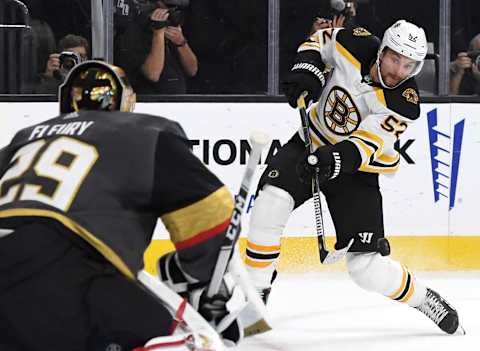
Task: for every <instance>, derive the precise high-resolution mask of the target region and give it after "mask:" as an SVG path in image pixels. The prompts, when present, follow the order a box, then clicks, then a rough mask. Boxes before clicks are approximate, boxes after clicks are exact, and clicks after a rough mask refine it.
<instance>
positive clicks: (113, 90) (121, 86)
mask: <svg viewBox="0 0 480 351" xmlns="http://www.w3.org/2000/svg"><path fill="white" fill-rule="evenodd" d="M59 100H60V113H70V112H74V111H80V110H99V111H124V112H131V111H133V108H134V106H135V101H136V95H135V93H134V91H133V89H132V87H131V86H130V84H129V83H128V79H127V77H126V76H125V72H124V71H123V70H122V69H121V68H120V67H117V66H114V65H110V64H108V63H106V62H103V61H86V62H83V63H81V64H79V65H77V66H75V67H74V68H73V69H72V70H71V71H70V73H69V74H68V76H67V78H66V79H65V82H64V83H63V84H62V85H61V86H60V88H59Z"/></svg>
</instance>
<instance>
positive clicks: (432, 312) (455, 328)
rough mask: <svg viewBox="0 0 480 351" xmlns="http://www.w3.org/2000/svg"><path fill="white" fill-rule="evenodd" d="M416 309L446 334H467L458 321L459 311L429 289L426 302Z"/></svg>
mask: <svg viewBox="0 0 480 351" xmlns="http://www.w3.org/2000/svg"><path fill="white" fill-rule="evenodd" d="M415 308H416V309H417V310H419V311H420V312H422V313H423V314H424V315H426V316H427V317H428V318H430V319H431V320H432V321H433V322H434V323H435V324H436V325H438V327H439V328H440V329H442V330H443V331H444V332H445V333H447V334H459V335H464V334H465V330H464V329H463V327H462V326H461V325H460V323H459V321H458V313H457V311H456V310H455V309H454V308H453V307H452V306H451V305H450V304H449V303H448V302H447V301H446V300H445V299H443V298H442V297H441V296H440V295H439V294H438V293H437V292H436V291H434V290H432V289H429V288H427V295H426V297H425V301H423V303H422V304H421V305H420V306H417V307H415Z"/></svg>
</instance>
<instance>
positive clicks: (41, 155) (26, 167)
mask: <svg viewBox="0 0 480 351" xmlns="http://www.w3.org/2000/svg"><path fill="white" fill-rule="evenodd" d="M62 159H64V160H66V161H64V162H62V161H61V160H62ZM97 159H98V152H97V149H96V148H95V147H94V146H92V145H90V144H87V143H84V142H82V141H79V140H76V139H73V138H69V137H61V138H58V139H55V140H53V141H51V142H50V141H46V140H43V139H40V140H37V141H35V142H33V143H30V144H27V145H25V146H23V147H22V148H20V149H19V150H18V151H17V152H16V153H15V155H14V156H13V158H12V160H11V164H12V166H11V167H10V168H9V169H8V171H7V172H5V174H4V175H3V177H2V179H0V195H1V196H0V205H3V204H6V203H9V202H12V201H15V200H33V201H40V202H43V203H45V204H47V205H50V206H53V207H56V208H58V209H60V210H62V211H65V212H66V211H68V209H69V208H70V205H71V204H72V201H73V200H74V199H75V196H76V195H77V193H78V190H79V188H80V186H81V184H82V183H83V181H84V179H85V177H86V176H87V174H88V173H89V172H90V170H91V168H92V167H93V165H94V164H95V162H96V161H97ZM29 172H33V176H32V174H31V173H29ZM27 173H28V174H29V176H28V177H27ZM26 179H28V181H27V180H26ZM42 180H43V181H42ZM45 181H47V182H49V183H50V184H53V190H52V189H50V188H51V186H50V188H49V190H48V192H47V191H46V189H44V187H46V183H45ZM42 184H43V185H42Z"/></svg>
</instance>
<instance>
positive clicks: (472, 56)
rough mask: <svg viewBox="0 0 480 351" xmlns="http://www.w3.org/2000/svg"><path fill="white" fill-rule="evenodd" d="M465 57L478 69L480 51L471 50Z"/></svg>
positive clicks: (479, 66)
mask: <svg viewBox="0 0 480 351" xmlns="http://www.w3.org/2000/svg"><path fill="white" fill-rule="evenodd" d="M467 56H468V57H470V59H471V60H472V63H473V64H474V65H475V66H477V68H478V69H480V50H473V51H469V52H467Z"/></svg>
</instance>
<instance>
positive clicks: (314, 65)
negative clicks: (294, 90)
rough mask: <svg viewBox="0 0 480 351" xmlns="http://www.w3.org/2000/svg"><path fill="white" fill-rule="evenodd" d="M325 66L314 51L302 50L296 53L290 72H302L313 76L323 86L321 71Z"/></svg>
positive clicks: (323, 78) (323, 79)
mask: <svg viewBox="0 0 480 351" xmlns="http://www.w3.org/2000/svg"><path fill="white" fill-rule="evenodd" d="M324 69H325V64H324V63H323V61H322V57H321V56H320V54H319V53H318V52H317V51H315V50H304V51H300V52H299V53H297V55H296V56H295V60H294V65H293V67H292V69H291V71H292V72H293V71H304V72H308V73H310V74H313V75H314V76H315V77H316V78H317V79H318V80H319V81H320V82H321V84H322V87H323V86H325V76H324V75H323V70H324Z"/></svg>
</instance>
